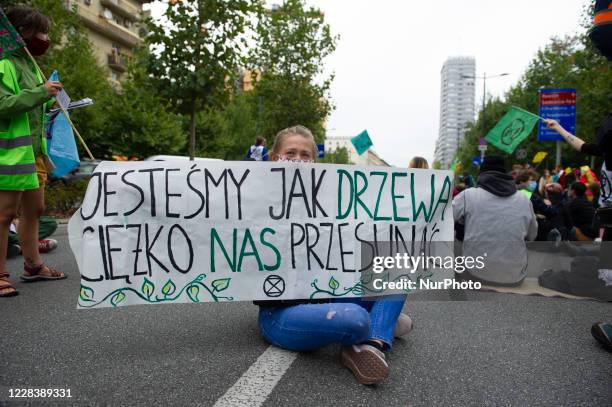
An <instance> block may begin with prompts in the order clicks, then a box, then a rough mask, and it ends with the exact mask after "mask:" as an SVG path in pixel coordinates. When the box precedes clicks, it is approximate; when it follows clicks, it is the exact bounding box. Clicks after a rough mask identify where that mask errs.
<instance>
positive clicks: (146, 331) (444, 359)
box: [0, 226, 612, 406]
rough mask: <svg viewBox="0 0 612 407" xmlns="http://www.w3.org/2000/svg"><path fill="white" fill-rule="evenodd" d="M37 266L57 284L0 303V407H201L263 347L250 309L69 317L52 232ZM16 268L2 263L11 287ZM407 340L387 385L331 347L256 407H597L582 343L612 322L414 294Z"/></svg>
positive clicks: (607, 397)
mask: <svg viewBox="0 0 612 407" xmlns="http://www.w3.org/2000/svg"><path fill="white" fill-rule="evenodd" d="M55 238H57V239H58V240H59V241H60V247H59V248H58V249H57V250H56V251H55V252H53V253H51V254H49V255H47V256H46V261H47V262H48V263H49V264H50V265H53V266H55V267H56V268H57V269H59V270H62V271H64V272H66V273H67V274H68V275H69V278H68V279H67V280H64V281H55V282H41V283H30V284H24V283H17V284H16V287H17V288H18V289H19V291H20V292H21V295H19V296H18V297H14V298H8V299H5V298H2V299H0V323H1V327H2V331H3V332H2V335H1V336H0V349H1V351H0V352H2V353H1V356H0V405H3V404H8V405H12V404H13V403H16V404H19V403H23V404H32V405H41V404H54V405H64V404H70V405H84V406H98V405H100V406H105V405H130V406H140V405H142V406H156V405H160V406H196V405H197V406H212V405H214V404H215V402H216V401H217V400H218V399H219V398H221V397H222V396H223V395H224V394H225V393H226V391H228V389H230V388H232V386H233V385H234V383H236V381H237V380H238V379H239V378H241V377H242V376H243V375H244V374H245V372H247V371H248V370H249V368H250V366H252V365H253V363H254V362H255V361H256V360H257V359H258V358H259V357H260V355H262V354H263V353H264V352H266V349H268V348H269V346H268V344H267V343H266V342H265V341H264V340H263V339H262V338H261V337H260V335H259V333H258V329H257V307H256V306H254V305H252V304H251V303H223V304H211V303H209V304H189V305H187V304H186V305H158V306H132V307H123V308H118V309H108V308H106V309H99V310H77V309H76V301H77V296H78V292H79V274H78V270H77V267H76V264H75V262H74V260H73V257H72V254H71V252H70V249H69V247H68V243H67V234H66V229H65V227H63V226H62V227H60V228H59V229H58V232H57V233H56V235H55ZM21 261H22V259H21V258H17V259H11V260H10V261H9V270H11V271H12V272H13V274H12V276H13V279H14V281H15V280H16V279H17V276H18V273H19V272H20V270H21ZM405 312H407V313H408V314H409V315H411V316H412V317H413V320H414V322H415V325H416V327H415V329H414V331H413V332H411V333H410V334H409V335H408V336H407V337H406V338H404V339H400V340H398V341H397V342H396V343H395V346H394V348H393V350H392V351H391V352H390V353H389V354H388V357H387V359H388V361H389V363H390V366H391V375H390V377H389V378H388V379H387V380H386V381H384V382H383V383H381V384H380V385H378V386H375V387H366V386H362V385H359V384H358V383H357V382H356V381H355V379H354V378H353V376H352V374H351V373H350V372H349V371H348V370H347V369H345V368H344V367H343V366H342V365H341V364H340V363H339V351H340V349H339V347H338V346H330V347H327V348H325V349H322V350H319V351H316V352H310V353H301V354H299V355H297V358H295V360H294V361H293V362H292V363H291V364H290V365H289V366H288V368H287V370H286V371H285V372H284V373H283V374H282V377H281V378H280V380H279V381H278V383H277V384H276V385H275V386H273V389H272V391H271V392H270V393H269V395H267V398H266V399H265V401H264V403H263V405H264V406H454V405H457V406H470V405H474V406H493V405H495V406H506V405H508V406H526V405H538V406H610V405H612V353H609V352H607V351H605V350H603V349H602V348H601V347H600V346H599V345H598V344H597V343H596V342H595V341H594V339H593V338H592V337H591V335H590V333H589V329H590V326H591V324H592V323H593V322H595V321H599V320H605V319H607V320H612V306H611V305H610V304H606V303H599V302H595V301H576V300H564V299H547V298H541V297H525V296H517V295H509V294H495V293H470V294H468V296H467V299H466V300H465V301H450V300H447V299H446V298H445V297H444V296H443V295H440V296H433V297H431V296H429V297H428V296H425V295H421V294H417V295H414V296H412V297H411V298H409V300H408V302H407V303H406V306H405ZM17 388H64V389H70V390H71V395H72V397H71V398H70V399H63V400H60V399H52V400H51V399H48V400H42V399H19V400H18V401H16V400H15V399H9V389H17Z"/></svg>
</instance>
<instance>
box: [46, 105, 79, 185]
mask: <svg viewBox="0 0 612 407" xmlns="http://www.w3.org/2000/svg"><path fill="white" fill-rule="evenodd" d="M48 134H50V135H51V138H50V139H49V140H47V154H48V155H49V158H51V161H53V164H55V170H53V173H52V176H53V177H57V178H60V177H63V176H64V175H66V174H69V173H70V172H72V171H74V170H75V169H76V168H77V167H78V166H79V164H80V160H79V151H78V150H77V146H76V142H75V141H74V133H73V132H72V127H71V126H70V123H69V122H68V119H67V118H66V116H65V115H64V113H62V112H59V113H58V114H57V115H56V116H55V118H54V119H53V120H52V121H51V122H50V123H49V131H48Z"/></svg>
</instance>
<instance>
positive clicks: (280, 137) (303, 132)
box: [270, 125, 318, 160]
mask: <svg viewBox="0 0 612 407" xmlns="http://www.w3.org/2000/svg"><path fill="white" fill-rule="evenodd" d="M294 135H298V136H302V137H304V138H305V139H307V140H308V141H310V142H311V144H312V158H313V159H315V158H317V155H318V150H317V142H316V141H315V138H314V136H313V135H312V132H311V131H310V130H309V129H308V128H307V127H304V126H300V125H297V126H293V127H287V128H286V129H283V130H281V131H279V132H278V133H277V134H276V137H275V138H274V144H273V145H272V150H270V155H271V158H272V159H273V160H275V159H276V158H277V157H278V154H279V152H280V150H281V147H282V145H283V143H284V141H285V140H286V139H287V137H290V136H294Z"/></svg>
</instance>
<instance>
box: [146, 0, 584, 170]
mask: <svg viewBox="0 0 612 407" xmlns="http://www.w3.org/2000/svg"><path fill="white" fill-rule="evenodd" d="M281 2H282V0H278V1H271V2H270V3H281ZM308 3H309V4H311V5H313V6H316V7H318V8H320V9H321V10H322V11H323V12H324V13H325V19H326V21H327V22H328V23H329V25H330V27H331V30H332V32H333V33H334V34H339V35H340V40H339V41H338V45H337V49H336V51H335V52H334V54H332V55H331V56H329V57H328V58H327V59H326V60H325V61H324V63H325V66H326V69H327V71H328V72H333V73H334V74H335V80H334V82H333V84H332V88H331V97H332V99H333V102H334V104H335V105H336V109H335V110H334V112H333V113H332V114H331V116H330V118H329V120H328V126H327V128H328V133H327V136H328V137H335V136H354V135H357V134H359V133H360V132H361V131H363V130H364V129H367V130H368V133H369V134H370V137H371V138H372V141H373V143H374V150H375V151H376V152H377V153H378V154H379V155H380V156H381V158H383V159H384V160H385V161H387V162H388V163H390V164H391V165H396V166H400V167H406V166H407V165H408V162H409V160H410V158H411V157H413V156H417V155H418V156H423V157H425V158H427V159H428V160H429V161H430V163H431V162H432V161H433V155H434V148H435V142H436V139H437V137H438V125H439V120H440V119H439V107H440V70H441V68H442V65H443V63H444V61H445V60H446V59H447V58H448V57H450V56H473V57H475V58H476V73H477V75H478V76H482V75H483V73H484V72H486V74H487V76H492V75H495V74H499V73H505V72H508V73H510V75H508V76H506V77H501V78H496V79H491V80H488V81H487V94H488V95H490V96H503V95H504V93H505V92H506V91H507V90H508V89H509V88H510V87H511V86H512V85H513V84H515V83H516V82H517V81H518V80H519V78H520V76H521V74H522V73H523V72H524V71H525V69H526V68H527V66H528V64H529V62H530V61H531V59H532V58H533V56H534V55H535V54H536V52H537V51H538V49H540V48H542V47H544V46H545V45H546V44H547V43H548V42H549V40H550V38H551V37H553V36H564V35H566V34H575V33H576V32H578V31H580V30H581V27H580V21H581V15H582V10H583V7H584V6H585V5H586V4H588V3H589V1H588V0H512V1H504V2H501V1H494V0H455V1H451V0H422V1H416V0H308ZM151 7H152V13H153V16H159V15H161V13H162V10H163V9H164V5H163V4H162V3H161V2H160V1H157V2H154V3H153V4H152V5H151ZM534 97H535V95H534ZM476 103H477V107H476V110H477V111H478V109H479V107H480V106H481V104H482V81H478V83H477V86H476Z"/></svg>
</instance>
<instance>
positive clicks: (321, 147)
mask: <svg viewBox="0 0 612 407" xmlns="http://www.w3.org/2000/svg"><path fill="white" fill-rule="evenodd" d="M317 151H318V155H317V157H318V158H323V157H325V144H317Z"/></svg>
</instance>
